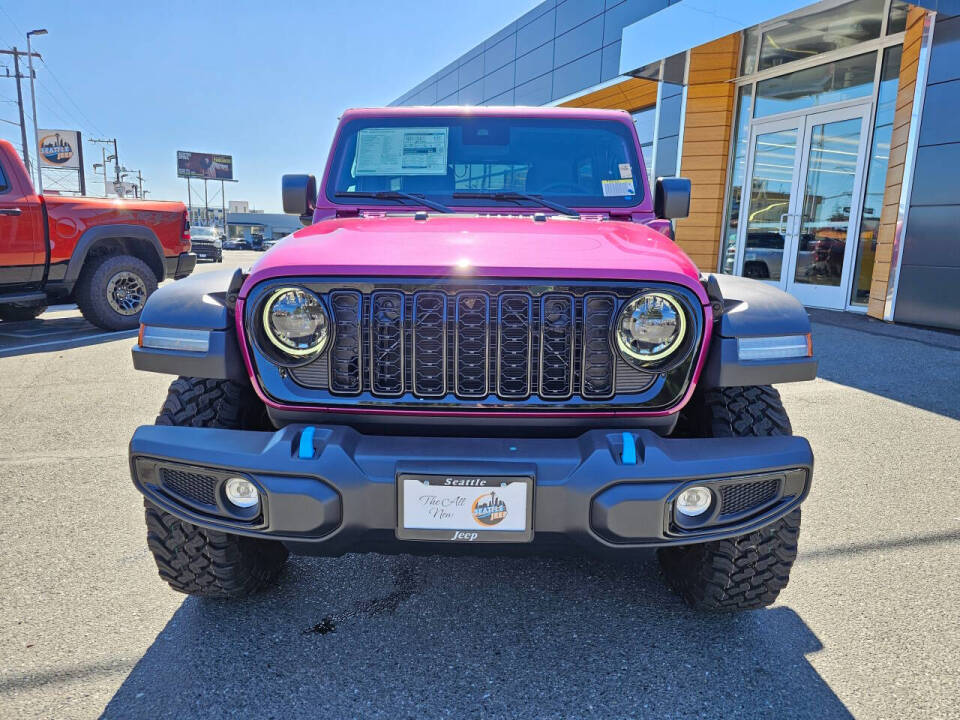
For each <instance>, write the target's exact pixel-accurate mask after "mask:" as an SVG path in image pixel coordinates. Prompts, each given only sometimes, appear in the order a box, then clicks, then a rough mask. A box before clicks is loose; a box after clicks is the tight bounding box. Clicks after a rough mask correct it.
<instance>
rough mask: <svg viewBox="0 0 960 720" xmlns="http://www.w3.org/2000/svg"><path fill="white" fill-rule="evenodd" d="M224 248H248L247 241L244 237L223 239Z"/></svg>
mask: <svg viewBox="0 0 960 720" xmlns="http://www.w3.org/2000/svg"><path fill="white" fill-rule="evenodd" d="M223 249H224V250H246V249H247V243H245V242H244V241H243V239H242V238H231V239H230V240H224V241H223Z"/></svg>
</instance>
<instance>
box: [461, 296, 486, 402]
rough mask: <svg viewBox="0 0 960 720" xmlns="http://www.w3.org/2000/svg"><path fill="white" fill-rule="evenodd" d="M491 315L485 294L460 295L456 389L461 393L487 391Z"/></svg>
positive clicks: (463, 394)
mask: <svg viewBox="0 0 960 720" xmlns="http://www.w3.org/2000/svg"><path fill="white" fill-rule="evenodd" d="M488 316H489V298H488V297H487V296H486V295H485V294H483V293H460V294H459V295H457V318H456V324H457V353H456V383H457V384H456V393H457V395H459V396H460V397H478V398H479V397H484V396H485V395H486V394H487V351H488V347H487V345H488V340H489V338H488V335H489V333H488V332H487V330H488V321H487V318H488Z"/></svg>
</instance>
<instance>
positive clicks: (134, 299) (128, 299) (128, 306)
mask: <svg viewBox="0 0 960 720" xmlns="http://www.w3.org/2000/svg"><path fill="white" fill-rule="evenodd" d="M146 299H147V286H146V284H145V283H144V282H143V279H142V278H141V277H140V276H139V275H137V274H135V273H132V272H130V271H129V270H121V271H120V272H118V273H116V274H115V275H113V276H112V277H111V278H110V280H109V281H107V302H108V303H110V307H111V308H112V309H113V310H114V311H115V312H118V313H120V314H121V315H136V314H137V313H138V312H140V310H142V309H143V303H144V302H146Z"/></svg>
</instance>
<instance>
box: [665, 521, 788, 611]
mask: <svg viewBox="0 0 960 720" xmlns="http://www.w3.org/2000/svg"><path fill="white" fill-rule="evenodd" d="M799 537H800V508H797V509H796V510H793V511H792V512H790V513H789V514H787V515H785V516H784V517H782V518H781V519H780V520H778V521H776V522H775V523H773V524H771V525H767V526H766V527H763V528H760V529H759V530H756V531H754V532H752V533H749V534H748V535H741V536H740V537H735V538H730V539H728V540H717V541H714V542H708V543H700V544H697V545H687V546H683V547H677V548H663V549H661V550H660V553H659V555H660V560H661V563H662V565H663V568H664V573H665V575H666V577H667V582H668V583H669V584H670V587H672V588H673V589H674V591H675V592H676V593H677V594H679V595H680V596H681V597H682V598H683V599H684V600H686V602H687V603H688V604H689V605H690V606H692V607H694V608H696V609H698V610H755V609H757V608H761V607H766V606H767V605H770V604H771V603H773V601H774V600H776V599H777V596H778V595H779V594H780V591H781V590H783V589H784V588H785V587H786V586H787V582H788V581H789V579H790V569H791V568H792V567H793V562H794V560H796V557H797V541H798V539H799Z"/></svg>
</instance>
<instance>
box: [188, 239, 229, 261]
mask: <svg viewBox="0 0 960 720" xmlns="http://www.w3.org/2000/svg"><path fill="white" fill-rule="evenodd" d="M190 249H191V251H192V252H193V253H194V254H195V255H196V256H197V259H198V260H216V259H217V258H218V257H220V255H221V253H222V252H223V251H222V250H221V249H220V248H218V247H217V246H216V245H213V244H210V245H206V244H204V245H200V244H197V243H194V244H193V246H192V247H191V248H190Z"/></svg>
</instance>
